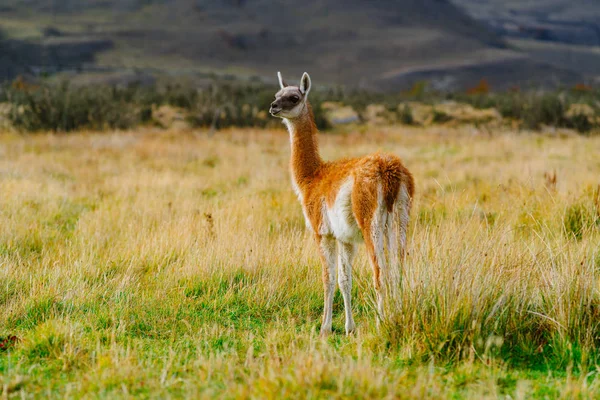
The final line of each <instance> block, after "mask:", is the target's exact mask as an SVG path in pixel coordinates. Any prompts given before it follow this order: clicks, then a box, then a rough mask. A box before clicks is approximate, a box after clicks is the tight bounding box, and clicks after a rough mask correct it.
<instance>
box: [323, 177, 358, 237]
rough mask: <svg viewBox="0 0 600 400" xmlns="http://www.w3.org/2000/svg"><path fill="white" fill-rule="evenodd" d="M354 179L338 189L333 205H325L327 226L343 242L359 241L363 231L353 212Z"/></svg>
mask: <svg viewBox="0 0 600 400" xmlns="http://www.w3.org/2000/svg"><path fill="white" fill-rule="evenodd" d="M353 183H354V182H353V180H352V179H349V180H348V181H346V182H345V183H344V184H343V185H342V186H341V187H340V190H339V191H338V194H337V196H336V198H335V202H334V203H333V205H332V206H331V207H325V213H324V214H325V215H324V217H325V218H326V220H327V221H326V222H327V228H329V229H328V230H330V231H331V234H332V235H333V236H335V238H336V239H338V240H340V241H342V242H359V241H361V240H362V233H361V231H360V228H359V227H358V224H357V222H356V218H354V214H353V212H352V185H353Z"/></svg>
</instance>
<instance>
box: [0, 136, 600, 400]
mask: <svg viewBox="0 0 600 400" xmlns="http://www.w3.org/2000/svg"><path fill="white" fill-rule="evenodd" d="M450 135H451V136H449V133H448V130H447V129H446V130H444V131H443V132H441V133H440V132H437V131H436V130H434V129H433V128H432V129H431V130H424V129H421V128H410V130H409V131H408V132H407V131H406V130H405V129H403V130H402V132H400V131H399V130H397V129H395V128H382V129H381V130H380V131H378V132H369V133H368V134H361V135H336V134H331V135H325V137H323V138H322V145H323V146H322V148H323V153H324V157H326V158H328V159H331V158H337V157H340V156H346V155H347V156H353V155H356V154H361V153H362V154H364V153H366V152H370V151H374V150H377V149H379V148H386V149H391V150H392V151H394V152H395V153H397V154H400V155H401V156H402V157H403V159H404V160H405V162H406V164H407V166H408V167H409V168H410V169H411V170H413V171H414V173H415V177H416V181H417V184H418V186H417V188H418V192H417V193H418V196H417V198H416V203H415V209H414V211H413V214H412V216H413V218H412V223H411V228H410V232H411V234H410V239H409V243H410V244H409V249H408V250H409V255H408V258H407V261H406V265H405V267H404V273H403V279H402V286H401V290H400V291H396V292H394V291H392V292H393V293H392V294H393V296H392V297H391V298H392V301H390V302H389V303H388V311H389V314H388V318H387V319H386V321H385V323H384V324H383V326H382V328H381V330H380V331H378V330H377V329H376V326H375V313H374V310H373V306H372V299H373V296H374V293H373V289H372V284H371V282H372V278H371V272H370V271H369V268H368V267H367V265H366V257H365V254H364V252H363V251H362V250H361V252H360V253H359V256H358V259H357V262H356V264H355V267H354V272H355V281H354V282H355V285H354V287H353V302H354V305H353V311H354V315H355V319H356V322H357V326H358V331H357V333H356V334H355V335H353V336H349V337H348V336H345V334H344V320H343V313H342V309H343V302H342V299H341V296H340V295H339V293H337V294H336V297H335V301H334V323H333V330H334V333H333V335H331V336H329V337H327V338H321V337H320V336H319V334H318V332H319V328H320V318H321V313H322V296H323V294H322V287H321V282H320V280H321V278H320V275H321V271H320V268H321V267H320V263H319V259H318V257H317V253H316V248H315V245H314V244H313V242H312V238H311V237H310V235H308V234H307V233H306V232H305V229H304V222H303V217H302V212H301V210H300V207H299V205H298V204H297V200H296V198H295V196H294V194H293V191H292V190H291V187H290V184H289V176H288V174H289V172H288V171H287V161H288V160H287V158H288V156H289V155H288V151H289V150H288V146H289V143H288V138H287V135H286V134H285V133H284V132H280V131H276V132H271V131H260V130H234V131H226V132H221V133H219V135H215V136H209V135H206V134H205V133H203V132H198V133H197V134H195V135H188V134H185V133H181V132H177V133H175V132H173V133H164V132H163V131H156V132H153V131H148V130H146V131H141V132H135V133H127V132H122V133H115V134H95V133H76V134H72V135H63V136H60V135H48V134H43V135H34V136H14V135H8V134H6V135H3V136H1V137H0V154H4V155H5V157H4V158H2V159H0V192H1V193H2V194H3V196H1V197H0V307H1V308H2V310H3V312H2V313H1V314H0V384H1V385H2V386H1V387H2V391H3V393H2V394H3V396H5V397H8V398H65V397H68V398H80V397H84V398H88V397H89V398H111V399H112V398H131V397H141V398H190V397H191V398H214V397H223V398H261V399H262V398H353V397H357V398H414V399H422V398H456V399H462V398H474V399H480V398H539V399H545V398H565V399H571V398H596V397H598V396H599V395H600V378H599V377H598V371H599V370H600V369H599V368H598V367H599V365H600V355H599V352H598V348H599V347H598V346H599V342H598V341H599V335H600V311H599V310H600V308H599V307H600V293H599V291H598V282H599V278H600V276H599V275H598V274H599V272H598V271H600V269H599V268H600V252H599V249H598V246H597V243H598V240H599V239H600V233H599V231H600V229H599V228H600V227H599V226H598V220H597V216H598V210H599V208H598V196H599V194H598V187H597V184H598V182H597V177H598V176H599V175H598V174H599V173H600V164H598V163H597V161H596V155H597V152H596V151H595V149H598V146H599V143H600V142H599V139H598V138H585V137H570V138H568V139H558V138H552V137H542V136H535V135H515V134H510V133H502V132H499V133H497V134H494V135H492V136H489V135H485V136H475V137H473V136H471V135H462V134H460V133H459V132H458V131H451V132H450ZM449 137H451V138H452V140H449V139H448V138H449ZM542 140H543V146H542V148H540V142H541V141H542ZM432 171H436V174H433V175H435V177H434V176H432ZM523 171H526V172H523ZM547 171H556V174H557V180H556V183H555V185H554V186H553V187H552V188H549V187H548V186H547V182H546V178H544V173H545V172H547ZM207 190H211V191H210V195H206V194H205V193H208V192H207Z"/></svg>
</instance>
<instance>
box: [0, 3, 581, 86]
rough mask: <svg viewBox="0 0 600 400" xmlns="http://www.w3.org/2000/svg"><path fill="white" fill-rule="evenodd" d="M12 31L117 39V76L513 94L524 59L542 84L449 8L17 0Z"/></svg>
mask: <svg viewBox="0 0 600 400" xmlns="http://www.w3.org/2000/svg"><path fill="white" fill-rule="evenodd" d="M3 26H5V30H7V32H8V33H9V34H10V33H12V34H14V33H15V32H17V33H20V32H23V31H29V32H31V34H30V37H27V39H29V40H33V41H36V43H41V44H42V45H43V44H45V43H46V42H48V41H49V40H52V43H54V44H57V43H61V41H67V40H68V41H71V42H73V41H74V40H104V41H106V40H108V41H110V42H111V43H112V44H113V48H112V50H108V51H104V52H102V53H99V54H98V55H97V57H96V61H95V63H94V64H93V66H95V67H102V68H104V69H108V70H118V69H127V68H129V69H131V68H141V69H150V70H152V71H167V72H169V73H171V74H186V73H193V72H197V71H220V72H223V71H225V72H231V73H235V74H236V75H245V76H252V75H259V76H267V77H269V78H270V79H272V77H273V76H274V72H275V71H277V70H282V71H284V72H285V73H286V74H287V75H289V74H293V75H299V74H300V73H301V72H302V71H304V70H308V71H310V72H312V73H313V75H314V76H315V77H317V79H318V81H319V82H326V83H331V84H346V85H353V86H360V87H368V88H378V89H388V90H396V89H402V88H406V87H408V86H410V85H411V84H412V81H414V80H411V78H410V77H411V76H414V71H422V70H426V71H434V72H433V73H428V74H427V77H428V80H431V81H432V84H433V85H434V86H436V85H437V87H439V88H442V89H457V88H464V87H466V86H469V85H474V84H476V83H477V82H478V81H479V79H482V78H486V79H488V80H490V81H494V82H497V85H498V86H499V87H501V86H502V85H503V84H504V83H505V80H504V75H502V76H503V79H494V76H496V75H497V74H498V65H503V63H505V62H506V61H507V60H513V61H514V60H519V61H518V62H519V63H522V64H523V65H524V66H528V67H527V68H523V69H522V71H521V70H520V69H519V68H516V69H515V71H514V74H515V80H518V81H519V82H522V81H528V80H529V79H534V80H535V78H537V77H536V76H535V74H532V73H531V71H532V69H533V68H531V66H532V65H534V64H535V63H534V62H533V61H532V60H530V59H528V58H527V57H526V56H524V55H523V54H519V53H518V52H515V51H514V50H510V49H507V48H506V46H505V44H504V42H503V40H502V39H501V38H500V36H499V35H498V34H497V33H495V32H493V30H492V29H488V28H487V27H486V26H485V24H484V23H481V22H477V21H475V19H473V18H471V17H470V16H468V15H467V14H466V13H465V12H463V11H462V10H461V9H460V8H458V7H457V6H455V5H454V4H452V3H450V2H449V1H447V0H378V1H361V0H304V1H297V0H63V1H57V0H5V5H4V6H3V7H0V28H1V27H3ZM23 26H25V27H27V28H28V29H23ZM47 27H51V28H52V29H53V30H51V31H52V32H54V33H55V34H54V35H53V36H52V37H51V38H50V37H48V35H47V32H48V30H47V29H46V35H44V34H42V30H43V28H47ZM36 32H37V33H36ZM477 65H479V66H481V67H480V68H473V66H477ZM461 66H467V67H468V68H467V69H464V68H463V67H461ZM465 71H466V72H465ZM544 71H546V72H549V73H551V74H552V73H555V72H556V73H557V74H559V75H561V74H562V71H559V69H556V71H555V70H554V69H553V68H547V69H544ZM557 71H558V72H557ZM458 72H459V73H458ZM449 73H450V74H452V76H454V77H455V78H453V79H448V76H447V75H448V74H449ZM572 75H574V77H571V76H570V75H569V78H568V79H573V80H577V79H579V76H577V74H575V73H574V74H572ZM557 76H558V75H557ZM561 76H566V75H564V74H562V75H561ZM405 78H406V79H405ZM563 79H566V78H563ZM506 85H510V82H506Z"/></svg>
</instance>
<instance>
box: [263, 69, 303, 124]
mask: <svg viewBox="0 0 600 400" xmlns="http://www.w3.org/2000/svg"><path fill="white" fill-rule="evenodd" d="M277 77H278V78H279V86H280V87H281V89H280V90H279V92H277V93H276V94H275V101H274V102H272V103H271V110H270V112H271V115H273V116H275V117H279V118H287V119H293V118H297V117H298V116H300V115H301V114H302V112H303V111H304V110H305V109H306V102H307V99H308V92H310V86H311V82H310V76H309V75H308V74H307V73H306V72H305V73H304V75H302V79H300V85H299V86H288V85H287V84H286V83H285V81H284V80H283V78H282V77H281V72H278V73H277Z"/></svg>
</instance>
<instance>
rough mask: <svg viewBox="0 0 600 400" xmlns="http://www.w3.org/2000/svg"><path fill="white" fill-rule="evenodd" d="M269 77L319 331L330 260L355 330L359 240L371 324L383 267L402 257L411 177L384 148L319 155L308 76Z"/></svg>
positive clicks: (327, 329) (330, 287)
mask: <svg viewBox="0 0 600 400" xmlns="http://www.w3.org/2000/svg"><path fill="white" fill-rule="evenodd" d="M277 77H278V79H279V86H280V90H279V91H278V92H277V93H276V94H275V101H273V103H271V108H270V113H271V115H273V116H275V117H279V118H282V119H283V122H284V123H285V125H286V126H287V128H288V131H289V135H290V142H291V147H292V152H291V162H290V170H291V178H292V185H293V188H294V191H295V192H296V194H297V196H298V199H299V200H300V203H301V204H302V211H303V213H304V218H305V220H306V225H307V227H308V229H309V230H310V231H311V232H312V234H313V235H314V237H315V239H316V241H317V244H318V248H319V253H320V257H321V260H322V263H323V286H324V295H325V305H324V310H323V321H322V325H321V334H322V335H327V334H329V333H331V324H332V313H333V310H332V309H333V296H334V291H335V280H336V267H337V266H338V265H339V271H338V275H337V281H338V284H339V287H340V291H341V292H342V296H343V299H344V309H345V317H346V321H345V329H346V334H350V333H352V332H353V331H354V330H355V327H356V325H355V323H354V319H353V317H352V306H351V290H352V262H353V259H354V255H355V252H356V245H357V244H358V243H360V242H363V241H364V243H365V246H366V250H367V254H368V259H369V262H370V264H371V267H372V269H373V281H374V285H375V293H376V303H377V315H378V317H377V323H378V325H379V321H380V320H381V319H382V318H383V313H384V297H385V290H384V276H385V275H386V274H387V272H388V271H387V268H399V267H400V262H401V261H402V260H403V258H404V253H405V248H406V235H407V232H406V231H407V226H408V221H409V215H410V208H411V202H412V198H413V195H414V180H413V177H412V175H411V173H410V172H409V171H408V170H407V169H406V167H405V166H404V165H403V164H402V161H401V160H400V159H399V158H398V157H397V156H395V155H392V154H381V153H375V154H371V155H368V156H365V157H362V158H352V159H342V160H338V161H323V160H322V159H321V156H320V155H319V146H318V141H317V133H318V130H317V127H316V125H315V119H314V115H313V111H312V108H311V105H310V103H309V101H308V94H309V93H310V90H311V79H310V76H309V75H308V74H307V73H306V72H305V73H304V74H303V75H302V79H301V80H300V85H299V86H289V85H287V84H286V83H285V82H284V80H283V78H282V76H281V73H280V72H278V73H277ZM386 250H387V257H386ZM336 258H337V260H336ZM386 258H387V260H386Z"/></svg>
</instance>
